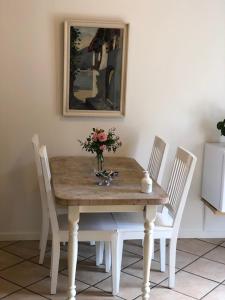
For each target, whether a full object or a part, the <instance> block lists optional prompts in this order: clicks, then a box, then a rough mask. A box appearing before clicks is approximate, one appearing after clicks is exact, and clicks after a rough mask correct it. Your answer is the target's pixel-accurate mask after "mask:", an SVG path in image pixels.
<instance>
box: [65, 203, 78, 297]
mask: <svg viewBox="0 0 225 300" xmlns="http://www.w3.org/2000/svg"><path fill="white" fill-rule="evenodd" d="M79 217H80V212H79V207H77V206H69V211H68V221H69V243H68V298H67V299H68V300H76V285H75V275H76V267H77V253H78V222H79Z"/></svg>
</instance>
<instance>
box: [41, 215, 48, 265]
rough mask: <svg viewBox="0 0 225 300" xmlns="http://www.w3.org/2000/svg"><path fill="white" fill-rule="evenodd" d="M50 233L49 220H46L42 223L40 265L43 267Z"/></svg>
mask: <svg viewBox="0 0 225 300" xmlns="http://www.w3.org/2000/svg"><path fill="white" fill-rule="evenodd" d="M48 233H49V219H47V218H45V219H43V222H42V232H41V240H40V256H39V264H40V265H42V264H43V262H44V257H45V251H46V247H47V242H48Z"/></svg>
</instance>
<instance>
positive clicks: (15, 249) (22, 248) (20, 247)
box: [5, 241, 39, 259]
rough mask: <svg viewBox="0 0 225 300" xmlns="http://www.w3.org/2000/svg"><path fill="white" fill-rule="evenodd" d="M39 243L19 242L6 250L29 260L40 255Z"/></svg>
mask: <svg viewBox="0 0 225 300" xmlns="http://www.w3.org/2000/svg"><path fill="white" fill-rule="evenodd" d="M38 247H39V241H19V242H17V243H15V244H12V245H9V246H7V247H6V248H5V249H7V251H9V252H11V253H12V254H16V255H18V256H20V257H22V258H25V259H29V258H31V257H33V256H37V255H39V249H38Z"/></svg>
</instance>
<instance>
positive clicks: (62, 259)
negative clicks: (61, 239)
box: [30, 250, 85, 271]
mask: <svg viewBox="0 0 225 300" xmlns="http://www.w3.org/2000/svg"><path fill="white" fill-rule="evenodd" d="M84 259H85V258H84V257H81V256H78V257H77V260H78V262H79V261H81V260H84ZM30 261H32V262H35V263H37V264H38V262H39V256H36V257H34V258H32V259H31V260H30ZM67 265H68V261H67V252H66V251H63V250H61V251H60V261H59V271H62V270H64V269H66V268H67ZM43 266H45V267H47V268H49V269H50V267H51V251H48V252H46V254H45V259H44V263H43Z"/></svg>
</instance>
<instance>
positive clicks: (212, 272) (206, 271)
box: [184, 258, 225, 282]
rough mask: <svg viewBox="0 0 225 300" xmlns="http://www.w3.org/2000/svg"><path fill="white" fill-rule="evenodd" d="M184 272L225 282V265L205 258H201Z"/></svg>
mask: <svg viewBox="0 0 225 300" xmlns="http://www.w3.org/2000/svg"><path fill="white" fill-rule="evenodd" d="M184 270H185V271H188V272H191V273H193V274H196V275H199V276H202V277H204V278H207V279H211V280H215V281H217V282H222V281H224V280H225V265H224V264H221V263H218V262H215V261H211V260H208V259H205V258H199V259H198V260H196V261H195V262H193V263H192V264H191V265H189V266H187V267H186V268H185V269H184Z"/></svg>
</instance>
